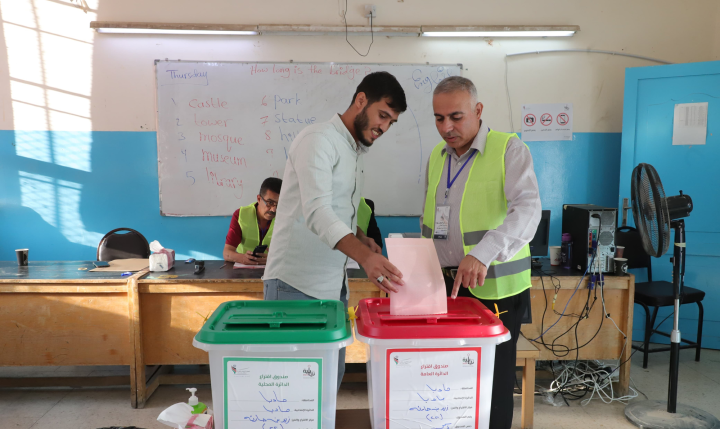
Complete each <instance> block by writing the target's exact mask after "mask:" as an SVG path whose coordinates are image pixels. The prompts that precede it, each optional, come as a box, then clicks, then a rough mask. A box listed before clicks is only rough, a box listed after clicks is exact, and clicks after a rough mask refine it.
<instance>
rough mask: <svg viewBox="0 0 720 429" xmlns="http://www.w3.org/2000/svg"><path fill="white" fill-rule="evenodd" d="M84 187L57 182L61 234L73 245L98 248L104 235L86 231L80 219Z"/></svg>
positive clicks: (63, 181)
mask: <svg viewBox="0 0 720 429" xmlns="http://www.w3.org/2000/svg"><path fill="white" fill-rule="evenodd" d="M81 189H82V186H81V185H79V184H77V183H73V182H68V181H65V180H58V181H57V191H58V217H59V219H60V232H61V233H62V235H64V236H65V238H67V239H68V240H70V241H71V242H73V243H77V244H83V245H85V246H90V247H96V246H97V245H98V243H99V242H100V239H101V238H103V234H100V233H97V232H89V231H86V230H85V225H83V222H82V220H81V218H80V191H81Z"/></svg>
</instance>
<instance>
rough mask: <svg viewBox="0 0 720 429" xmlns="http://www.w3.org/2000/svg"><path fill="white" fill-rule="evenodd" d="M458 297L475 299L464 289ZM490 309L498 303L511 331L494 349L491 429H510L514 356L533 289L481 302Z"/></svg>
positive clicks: (447, 282)
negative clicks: (506, 339)
mask: <svg viewBox="0 0 720 429" xmlns="http://www.w3.org/2000/svg"><path fill="white" fill-rule="evenodd" d="M444 277H445V288H446V289H447V295H448V296H450V294H451V293H452V288H453V283H454V280H453V279H452V278H450V277H448V276H444ZM458 296H463V297H468V298H475V299H478V298H476V297H475V296H474V295H473V294H471V293H470V290H468V289H466V288H465V287H462V286H461V287H460V292H458ZM480 302H482V303H483V305H485V306H486V307H487V308H489V309H490V310H492V311H493V312H494V311H495V304H497V306H498V310H499V311H500V312H503V311H507V313H503V314H501V315H500V320H501V321H502V322H503V325H505V327H506V328H507V329H508V331H510V335H511V338H510V340H509V341H505V342H504V343H502V344H499V345H498V346H497V348H496V349H495V370H494V372H493V388H492V404H491V408H490V428H491V429H510V427H511V426H512V419H513V389H514V388H515V357H516V354H517V353H516V346H517V339H518V336H519V335H520V320H521V319H522V316H523V314H525V310H526V309H527V306H528V305H530V289H526V290H525V291H523V292H520V293H519V294H517V295H513V296H509V297H507V298H503V299H498V300H491V299H481V300H480Z"/></svg>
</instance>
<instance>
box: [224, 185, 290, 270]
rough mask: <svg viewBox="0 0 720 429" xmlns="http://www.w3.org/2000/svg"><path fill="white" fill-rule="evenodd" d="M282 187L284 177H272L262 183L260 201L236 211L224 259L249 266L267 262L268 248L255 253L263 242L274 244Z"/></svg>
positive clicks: (226, 240)
mask: <svg viewBox="0 0 720 429" xmlns="http://www.w3.org/2000/svg"><path fill="white" fill-rule="evenodd" d="M281 186H282V179H278V178H277V177H268V178H267V179H265V180H264V181H263V182H262V185H261V186H260V194H259V195H258V196H257V202H256V203H253V204H250V205H249V206H245V207H240V208H239V209H237V210H235V213H233V216H232V220H231V221H230V230H229V231H228V234H227V236H226V237H225V248H224V249H223V259H225V260H226V261H230V262H240V263H241V264H246V265H265V262H266V261H267V250H266V251H265V253H263V254H258V256H253V250H255V247H257V246H259V245H260V243H262V244H263V245H265V246H270V240H271V239H272V233H273V224H274V220H275V213H276V210H277V205H278V201H279V199H280V187H281Z"/></svg>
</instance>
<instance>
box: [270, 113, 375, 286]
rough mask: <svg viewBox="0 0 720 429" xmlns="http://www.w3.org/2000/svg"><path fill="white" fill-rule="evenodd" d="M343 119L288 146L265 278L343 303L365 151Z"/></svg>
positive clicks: (302, 135)
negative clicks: (344, 247)
mask: <svg viewBox="0 0 720 429" xmlns="http://www.w3.org/2000/svg"><path fill="white" fill-rule="evenodd" d="M365 150H366V149H365V148H364V147H363V146H362V145H360V144H358V143H356V142H355V139H353V137H352V135H351V134H350V131H348V129H347V128H346V127H345V124H343V122H342V120H341V119H340V116H339V115H334V116H333V117H332V118H331V119H330V121H328V122H324V123H319V124H314V125H310V126H309V127H307V128H305V129H304V130H302V131H301V132H300V134H298V136H297V137H296V138H295V140H293V142H292V144H291V145H290V150H289V151H288V160H287V163H286V164H285V174H284V175H283V184H282V190H281V192H280V202H279V205H278V208H277V215H276V217H275V227H274V231H273V238H272V243H271V244H270V250H269V256H268V262H267V267H266V268H265V275H264V276H263V279H265V280H269V279H280V280H282V281H284V282H285V283H288V284H289V285H291V286H293V287H294V288H295V289H298V290H299V291H301V292H303V293H305V294H306V295H310V296H312V297H314V298H317V299H340V289H341V288H342V284H343V281H344V277H345V264H346V263H347V256H345V254H344V253H342V252H340V251H339V250H336V249H335V246H336V245H337V243H338V241H340V239H342V238H343V237H345V236H346V235H348V234H354V231H355V230H356V227H357V207H358V205H359V204H360V196H361V194H362V190H363V185H364V182H365V181H364V174H363V156H362V155H363V153H364V152H365Z"/></svg>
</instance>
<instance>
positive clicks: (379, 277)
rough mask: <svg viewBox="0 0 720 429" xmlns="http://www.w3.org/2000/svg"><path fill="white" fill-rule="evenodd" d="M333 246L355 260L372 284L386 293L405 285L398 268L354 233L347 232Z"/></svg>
mask: <svg viewBox="0 0 720 429" xmlns="http://www.w3.org/2000/svg"><path fill="white" fill-rule="evenodd" d="M335 248H336V249H337V250H339V251H341V252H343V253H344V254H346V255H348V256H349V257H351V258H353V259H354V260H356V261H357V262H358V264H360V266H361V267H363V269H364V270H365V274H367V276H368V278H369V279H370V280H371V281H372V282H373V284H375V286H377V287H378V288H379V289H380V290H382V291H383V292H385V293H388V294H389V293H393V292H397V291H398V290H397V286H404V285H405V282H403V280H402V276H403V275H402V273H401V272H400V270H398V269H397V267H396V266H395V265H393V264H392V263H390V261H388V260H387V258H385V257H384V256H383V255H382V254H381V253H380V252H377V253H376V250H375V249H373V248H372V247H371V246H369V244H365V243H363V242H362V241H360V240H359V239H358V238H357V237H356V236H355V235H354V234H348V235H346V236H345V237H343V238H341V239H340V241H338V243H337V245H336V246H335ZM378 249H379V246H378Z"/></svg>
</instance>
